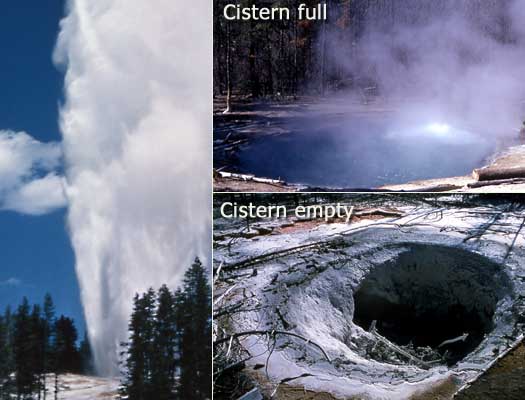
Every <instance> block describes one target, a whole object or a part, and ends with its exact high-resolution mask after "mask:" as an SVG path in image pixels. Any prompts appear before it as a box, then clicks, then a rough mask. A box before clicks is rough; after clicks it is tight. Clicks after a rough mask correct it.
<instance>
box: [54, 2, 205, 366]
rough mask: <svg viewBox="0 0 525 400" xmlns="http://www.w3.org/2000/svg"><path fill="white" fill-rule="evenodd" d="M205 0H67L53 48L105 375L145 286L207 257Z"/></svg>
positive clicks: (74, 209)
mask: <svg viewBox="0 0 525 400" xmlns="http://www.w3.org/2000/svg"><path fill="white" fill-rule="evenodd" d="M211 13H212V7H210V4H209V2H208V1H206V0H197V1H193V2H192V4H191V7H186V6H185V4H183V3H182V2H178V1H173V0H156V1H155V2H147V1H143V0H97V1H95V2H94V1H90V0H70V1H69V3H68V12H67V16H66V17H65V18H64V20H63V21H62V22H61V30H60V34H59V38H58V43H57V47H56V51H55V55H54V57H55V61H56V63H57V64H59V65H63V66H64V67H65V71H66V78H65V95H66V101H65V104H64V105H63V107H62V110H61V129H62V133H63V141H64V154H65V159H66V175H67V189H66V191H67V196H68V201H69V217H68V222H69V228H70V232H71V234H70V235H71V240H72V244H73V247H74V251H75V255H76V270H77V275H78V279H79V282H80V288H81V298H82V303H83V306H84V312H85V317H86V322H87V325H88V333H89V337H90V340H91V343H92V346H93V350H94V357H95V363H96V366H97V369H98V372H99V373H100V374H104V375H111V374H114V373H116V371H117V353H118V346H119V343H120V342H121V341H123V340H125V339H126V338H127V321H128V317H129V314H130V311H131V299H132V297H133V295H134V293H136V292H137V291H143V290H145V289H146V288H148V287H150V286H154V287H155V286H159V285H160V284H162V283H168V284H169V285H171V286H175V285H177V284H178V283H179V282H180V279H181V275H182V274H183V272H184V270H185V268H186V267H188V266H189V265H190V263H191V261H192V260H193V258H194V257H195V256H200V257H201V258H204V259H205V260H207V259H209V254H208V253H209V251H210V250H209V249H210V248H211V246H210V243H209V239H210V234H209V230H210V225H211V224H210V221H209V219H210V216H209V211H208V210H209V209H210V207H211V204H210V203H211V199H210V196H209V193H210V179H209V176H210V171H211V165H210V162H211V161H210V160H211V157H210V152H211V148H210V146H211V145H210V142H211V141H210V140H208V139H209V134H210V132H211V115H212V111H211V107H210V104H211V100H210V101H207V100H206V99H208V97H209V96H210V93H212V90H211V74H210V73H209V71H211V69H212V68H211V54H212V45H211V40H212V38H211V27H212V15H211Z"/></svg>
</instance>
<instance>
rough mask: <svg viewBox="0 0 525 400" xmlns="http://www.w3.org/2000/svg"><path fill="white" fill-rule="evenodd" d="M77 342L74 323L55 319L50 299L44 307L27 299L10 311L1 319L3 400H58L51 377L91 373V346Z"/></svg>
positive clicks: (0, 391) (0, 392) (0, 389)
mask: <svg viewBox="0 0 525 400" xmlns="http://www.w3.org/2000/svg"><path fill="white" fill-rule="evenodd" d="M77 342H78V332H77V328H76V327H75V323H74V321H73V320H72V319H71V318H68V317H66V316H64V315H60V316H56V315H55V306H54V304H53V299H52V297H51V295H49V294H47V295H46V296H45V298H44V300H43V303H42V304H41V305H40V304H34V305H31V304H29V301H28V300H27V298H25V297H24V298H23V300H22V302H21V304H20V305H19V306H18V307H17V308H16V309H14V310H12V309H11V308H10V307H8V308H7V309H6V310H5V312H4V314H3V315H1V316H0V399H12V398H13V397H12V396H13V395H16V398H17V399H46V398H56V397H57V395H58V391H59V388H58V385H57V383H56V382H57V381H56V379H50V376H55V377H56V376H57V375H58V374H61V373H84V374H89V373H91V372H92V370H91V351H90V345H89V342H88V341H87V339H84V340H83V341H82V342H81V343H80V345H77ZM46 376H47V379H45V378H46ZM51 382H53V383H51Z"/></svg>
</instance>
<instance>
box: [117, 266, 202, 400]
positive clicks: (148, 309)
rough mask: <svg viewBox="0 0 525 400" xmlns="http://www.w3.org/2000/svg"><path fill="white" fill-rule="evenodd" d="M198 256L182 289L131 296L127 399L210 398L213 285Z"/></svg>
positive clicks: (125, 347)
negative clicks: (132, 304) (131, 310)
mask: <svg viewBox="0 0 525 400" xmlns="http://www.w3.org/2000/svg"><path fill="white" fill-rule="evenodd" d="M208 281H209V277H208V274H207V272H206V270H205V268H204V267H203V266H202V264H201V262H200V261H199V260H198V259H196V260H195V262H194V263H193V264H192V266H191V268H190V269H189V270H188V271H187V272H186V274H185V276H184V282H183V285H182V288H180V289H177V290H176V291H174V292H172V291H171V290H170V289H169V288H168V287H167V286H162V287H161V288H160V289H159V290H158V291H155V290H153V289H149V290H148V291H147V292H146V293H143V294H141V295H138V294H137V295H136V296H135V298H134V307H133V313H132V315H131V319H130V323H129V333H130V338H129V342H128V343H124V344H123V352H122V356H123V367H124V371H125V380H124V382H123V388H122V395H123V396H124V397H125V398H128V399H129V400H145V399H157V400H172V399H173V400H178V399H181V400H182V399H195V400H200V399H203V400H204V399H211V391H212V389H211V374H212V364H211V359H212V350H211V287H210V284H209V282H208Z"/></svg>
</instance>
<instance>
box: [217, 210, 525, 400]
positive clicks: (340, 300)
mask: <svg viewBox="0 0 525 400" xmlns="http://www.w3.org/2000/svg"><path fill="white" fill-rule="evenodd" d="M506 206H508V205H502V206H501V207H500V208H495V207H487V208H485V207H477V208H469V209H467V208H465V209H453V210H446V209H435V211H436V212H435V213H431V214H428V213H429V212H430V211H432V208H430V207H426V208H421V207H419V208H418V209H417V210H416V209H415V208H411V207H404V208H402V210H403V211H405V212H407V215H406V216H405V217H403V218H400V219H392V218H385V219H381V220H378V221H371V220H363V221H361V222H358V223H354V224H351V225H346V224H328V225H321V226H318V227H316V228H314V229H311V230H303V231H297V232H294V233H289V234H279V235H267V236H257V237H255V238H252V239H248V238H236V239H235V240H231V238H228V237H224V238H221V234H222V233H225V232H228V230H229V228H228V223H226V222H224V221H217V222H216V226H220V228H219V230H218V231H217V230H216V244H218V246H217V247H216V250H215V254H214V262H215V264H216V266H218V265H219V264H220V263H223V267H224V269H225V270H227V266H228V264H232V263H235V262H239V261H242V260H247V259H251V258H254V257H256V256H260V255H263V254H266V253H268V252H272V251H277V250H281V249H286V248H291V247H294V246H298V245H303V244H307V243H314V242H319V241H323V240H328V239H334V240H335V242H333V243H334V245H332V246H331V245H328V244H327V245H323V246H321V247H320V249H305V250H301V251H299V252H295V253H291V254H284V255H281V256H279V257H276V258H273V259H271V260H268V261H262V262H259V263H257V264H255V265H251V266H250V267H248V270H247V271H242V270H241V271H235V274H245V273H246V275H243V276H242V277H240V278H236V279H235V282H236V283H235V287H234V288H233V289H231V291H230V292H229V293H228V295H227V296H225V297H224V298H223V299H222V300H220V303H221V304H222V305H224V304H235V303H237V302H240V301H242V302H244V303H245V304H246V306H247V307H246V308H252V309H254V307H248V306H249V305H253V306H257V307H258V308H255V309H254V311H249V312H244V313H238V314H235V316H234V318H232V319H231V320H230V323H231V325H230V326H229V327H228V329H229V331H230V332H231V330H233V331H236V332H242V331H247V330H272V329H280V330H284V329H283V326H282V319H284V320H285V321H286V323H288V324H290V326H291V327H288V329H289V331H290V332H293V333H297V334H299V335H301V336H304V337H305V338H307V339H309V340H311V341H312V342H314V343H316V344H318V345H320V346H321V347H322V348H323V349H324V350H325V351H326V352H327V354H328V356H329V358H330V361H331V362H328V361H327V360H326V359H325V357H324V356H323V355H322V353H321V352H320V351H319V350H318V349H317V348H316V347H315V346H314V345H312V344H306V343H305V342H304V341H302V340H300V339H295V338H292V337H290V336H285V335H278V336H277V340H276V346H275V349H274V351H273V353H272V355H271V356H270V357H269V358H268V355H269V353H268V347H269V343H268V340H267V339H266V338H265V337H264V336H246V337H243V339H242V340H241V342H242V345H243V346H244V347H245V348H246V349H247V350H248V351H249V352H250V354H251V355H253V356H254V357H253V358H252V359H251V360H250V361H249V362H248V365H252V366H253V365H255V364H266V362H267V361H268V365H267V370H264V372H263V374H264V373H266V371H267V374H268V378H269V379H270V381H272V382H273V383H274V384H275V385H277V383H278V382H280V381H281V380H282V379H286V378H290V377H297V376H300V375H303V374H312V375H313V376H308V377H304V378H299V379H296V380H293V381H292V382H291V384H293V385H302V386H304V387H305V388H307V389H311V390H316V391H326V392H330V393H332V394H333V395H335V396H339V397H345V396H352V395H366V396H369V397H371V398H377V399H381V398H388V399H406V398H408V397H409V396H410V395H412V394H414V393H416V392H419V391H422V390H425V389H428V388H429V387H430V386H432V385H433V384H435V383H438V382H441V381H443V380H444V379H447V378H449V377H454V378H455V379H457V382H458V385H461V384H464V383H466V382H468V381H470V380H472V379H474V378H475V377H476V376H477V375H478V374H479V373H480V372H481V371H483V370H485V369H486V368H487V367H488V366H489V365H490V364H491V363H492V362H493V361H494V360H495V359H496V357H497V356H498V354H499V355H501V354H502V353H504V352H505V351H506V350H507V349H508V348H510V347H511V346H512V345H513V343H514V342H515V341H516V339H518V337H519V335H520V334H521V330H520V326H519V325H518V323H517V317H518V314H519V313H520V312H523V310H524V309H525V307H524V304H523V299H519V297H518V295H519V294H523V293H525V267H522V266H520V260H521V259H523V257H525V252H524V250H523V248H522V245H523V243H524V239H523V233H525V229H524V230H523V232H521V231H520V233H519V234H518V235H516V234H517V233H518V231H519V229H520V226H521V224H522V222H523V218H524V216H523V215H522V214H520V213H519V212H507V213H504V214H502V215H501V216H500V217H498V218H496V219H495V216H496V214H497V213H498V212H500V211H502V210H503V208H504V207H506ZM416 216H419V217H418V218H415V217H416ZM494 220H495V221H494ZM491 221H493V222H495V225H492V228H496V230H497V231H498V232H487V231H484V230H483V227H484V226H486V225H488V224H490V222H491ZM281 222H282V221H281ZM275 223H276V222H275V221H268V222H266V223H262V224H261V225H262V226H265V225H266V226H268V225H274V224H275ZM345 232H346V234H345ZM478 232H484V234H482V236H481V237H480V238H473V239H471V240H467V241H465V240H464V239H465V238H467V237H468V236H469V235H474V234H476V233H478ZM505 232H506V233H505ZM513 241H515V242H514V246H513V248H512V251H511V252H510V253H508V255H507V252H508V249H509V246H510V244H511V243H512V242H513ZM406 243H419V244H434V245H441V246H450V247H454V248H460V249H464V250H467V251H471V252H474V253H477V254H479V255H482V256H484V257H486V258H488V259H489V260H491V261H493V262H496V263H502V264H503V275H505V276H506V277H508V281H509V282H510V283H511V284H510V286H509V287H508V288H505V287H504V289H505V290H507V293H505V294H504V295H503V296H502V298H501V300H500V301H499V303H498V306H497V309H496V312H495V315H494V320H493V321H494V329H493V330H492V331H491V332H490V333H489V334H488V335H486V336H485V338H484V339H483V341H482V342H481V343H480V344H479V346H478V347H477V348H476V349H475V350H474V351H473V352H471V353H470V354H468V355H467V356H466V357H465V358H464V359H462V360H461V361H460V362H459V363H457V364H456V365H454V366H453V367H447V366H446V365H439V366H436V367H433V368H431V369H428V370H426V369H422V368H419V367H417V366H414V365H408V364H403V363H400V364H399V365H393V364H387V363H384V362H378V361H374V360H372V359H369V358H367V357H366V356H364V354H363V352H362V351H361V350H362V349H360V348H359V346H360V344H362V343H363V340H364V341H366V339H367V336H368V335H370V334H369V333H368V332H366V331H364V330H363V329H362V328H361V327H359V326H357V325H355V324H354V323H353V322H352V318H353V291H354V290H355V288H356V287H357V286H358V285H359V283H360V282H361V281H362V279H363V278H364V276H365V275H366V274H367V272H369V271H370V269H371V268H373V267H374V266H375V265H379V264H382V263H383V262H385V261H387V260H389V259H392V258H394V257H396V256H397V255H398V254H399V253H401V252H403V251H404V250H406V247H404V245H405V244H406ZM226 244H228V246H225V245H226ZM252 269H256V270H257V274H256V275H255V276H251V274H249V273H247V272H251V271H252ZM225 276H227V274H226V275H225ZM495 284H496V283H495ZM223 285H224V284H222V283H221V284H219V285H218V286H217V288H216V299H217V298H218V297H219V296H220V295H221V293H224V291H225V290H227V289H228V288H231V286H229V287H228V286H223ZM473 301H475V299H473ZM217 305H220V304H217ZM276 309H279V314H280V315H281V316H279V315H278V313H277V311H276ZM281 317H282V318H281ZM270 344H271V343H270Z"/></svg>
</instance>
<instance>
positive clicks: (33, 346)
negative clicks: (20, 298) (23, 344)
mask: <svg viewBox="0 0 525 400" xmlns="http://www.w3.org/2000/svg"><path fill="white" fill-rule="evenodd" d="M29 324H30V325H29V343H28V346H29V347H30V351H29V352H30V354H31V358H30V363H31V370H32V372H33V377H34V382H33V385H31V389H30V390H31V393H33V392H34V391H35V390H36V391H37V393H38V399H40V398H41V392H42V381H43V378H44V376H43V375H44V320H43V319H42V316H41V309H40V306H39V305H37V304H35V305H34V306H33V310H32V312H31V316H30V322H29Z"/></svg>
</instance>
